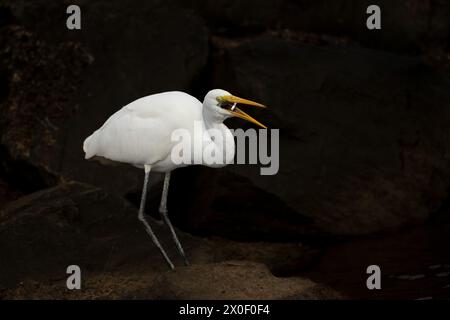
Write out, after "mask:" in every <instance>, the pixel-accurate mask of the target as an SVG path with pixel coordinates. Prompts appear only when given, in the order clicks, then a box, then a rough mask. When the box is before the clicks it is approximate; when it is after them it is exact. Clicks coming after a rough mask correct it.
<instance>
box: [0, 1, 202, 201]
mask: <svg viewBox="0 0 450 320" xmlns="http://www.w3.org/2000/svg"><path fill="white" fill-rule="evenodd" d="M7 3H9V2H7ZM9 6H10V8H11V14H12V15H13V17H14V19H15V23H17V24H21V25H23V27H20V28H17V27H7V28H6V29H5V30H3V34H2V37H1V38H2V40H1V41H2V46H1V48H2V53H1V58H2V60H1V61H0V70H2V69H6V70H8V71H9V72H10V74H9V77H8V83H9V87H10V89H9V95H8V96H7V97H6V99H5V100H4V101H3V103H2V106H3V107H2V108H3V110H4V111H5V112H6V111H7V112H8V117H7V118H6V119H4V120H3V119H2V120H3V121H5V122H6V120H8V119H13V120H11V121H8V122H6V123H3V131H4V132H6V133H5V134H3V135H2V141H3V143H2V145H3V146H4V148H5V152H6V154H8V155H10V157H11V158H12V159H11V161H10V162H14V161H17V160H21V161H24V166H27V168H28V170H25V171H26V172H28V171H31V173H30V175H32V174H34V172H35V171H38V172H37V173H36V174H34V175H35V176H37V177H38V178H39V177H40V176H44V178H42V179H43V180H44V181H43V183H42V184H41V185H39V186H37V187H35V188H33V189H32V190H31V191H34V190H37V189H39V187H42V186H45V185H54V184H55V183H56V182H55V181H54V179H51V178H49V177H46V176H45V175H46V174H47V173H49V174H51V175H52V176H56V177H57V178H61V177H64V178H66V179H70V178H72V179H73V178H76V179H77V180H81V181H85V182H88V183H92V184H95V185H99V186H102V187H104V188H106V189H108V190H110V191H113V192H116V193H119V194H122V195H123V194H125V193H127V192H130V191H134V190H135V189H136V188H137V187H140V185H141V180H142V177H141V175H138V171H136V170H133V169H131V168H126V169H123V170H116V169H115V168H108V167H107V168H104V167H101V166H100V165H97V164H92V163H89V162H87V161H84V154H83V151H82V144H83V141H84V139H85V138H86V137H87V136H88V135H90V134H91V133H92V132H93V131H94V130H96V129H97V128H99V127H100V126H101V125H102V124H103V122H104V121H105V120H106V119H107V118H108V117H109V116H110V115H111V114H112V113H114V112H115V111H117V110H118V109H119V108H121V107H122V106H124V105H126V104H127V103H129V102H131V101H133V100H135V99H137V98H138V97H142V96H145V95H148V94H151V93H155V92H159V91H167V90H189V89H190V87H191V86H192V83H193V82H194V81H195V79H196V78H197V77H198V76H199V74H200V72H201V70H202V68H203V67H204V66H205V64H206V59H207V55H208V46H207V44H208V42H207V41H208V38H207V35H208V31H207V30H206V28H205V27H204V26H203V23H202V21H201V19H200V18H199V17H198V16H196V15H195V14H193V13H192V12H191V11H189V10H188V9H183V8H180V7H173V6H161V5H160V3H159V2H158V1H150V2H149V1H140V2H139V3H135V5H133V6H130V5H129V4H128V3H125V2H121V1H95V2H90V1H85V2H83V3H82V6H83V26H82V29H81V30H80V31H73V32H71V31H69V30H67V28H65V19H66V15H65V8H66V4H65V2H63V1H55V2H52V3H48V2H45V1H36V2H32V3H30V2H27V3H24V2H16V1H12V2H10V3H9ZM119 13H120V14H119ZM42 16H52V17H54V19H41V17H42ZM180 21H182V23H181V24H180ZM137 39H139V40H137ZM125 70H126V71H125ZM80 80H82V81H80ZM119 88H120V89H119ZM24 131H25V132H24ZM16 179H17V177H16ZM24 179H25V178H24ZM29 180H33V181H34V180H36V179H29ZM114 181H121V183H114ZM34 183H36V182H34ZM28 191H29V190H28Z"/></svg>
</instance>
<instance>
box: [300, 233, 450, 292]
mask: <svg viewBox="0 0 450 320" xmlns="http://www.w3.org/2000/svg"><path fill="white" fill-rule="evenodd" d="M449 244H450V225H425V226H421V227H417V228H414V229H410V230H405V231H398V232H396V233H394V234H392V235H389V236H387V235H379V236H372V237H370V238H365V239H363V240H358V241H350V242H346V243H342V244H339V245H336V246H332V247H329V248H327V249H326V250H325V253H324V254H323V256H322V257H321V258H320V261H319V263H318V264H316V265H315V266H313V267H312V268H311V269H310V270H308V271H306V272H304V273H302V275H303V276H306V277H310V278H311V279H313V280H315V281H317V282H321V283H325V284H328V285H330V286H331V287H333V288H336V289H338V290H340V291H341V292H343V293H344V294H346V295H347V296H348V297H350V298H356V299H450V250H449ZM372 264H375V265H378V266H379V267H380V269H381V290H368V289H367V287H366V279H367V278H368V276H369V275H368V274H366V268H367V266H369V265H372Z"/></svg>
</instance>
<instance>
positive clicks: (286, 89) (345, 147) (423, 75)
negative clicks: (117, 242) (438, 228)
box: [193, 36, 450, 234]
mask: <svg viewBox="0 0 450 320" xmlns="http://www.w3.org/2000/svg"><path fill="white" fill-rule="evenodd" d="M216 43H217V45H218V46H220V50H221V51H219V53H218V55H219V56H221V57H222V60H220V61H218V62H217V70H216V73H215V74H216V86H226V87H229V88H231V89H232V90H233V91H234V92H239V94H240V95H242V96H250V97H255V98H256V100H258V101H264V102H265V103H267V104H268V105H269V106H270V107H271V108H270V112H271V114H270V119H269V120H266V122H267V123H268V124H269V126H270V127H272V128H280V137H281V138H280V139H281V140H280V171H279V173H278V174H277V175H275V176H266V177H262V176H259V172H258V170H256V169H255V170H250V169H249V168H248V167H244V166H232V167H228V168H227V170H231V171H233V172H234V173H238V174H239V175H242V176H245V177H246V178H248V179H250V181H251V184H253V185H255V186H257V187H259V188H260V189H261V190H264V191H265V192H268V193H270V194H273V195H276V196H277V197H278V198H279V199H281V200H283V201H284V203H285V204H286V205H287V206H288V207H289V208H291V209H292V210H293V212H294V213H293V212H292V211H291V212H290V214H295V212H297V214H301V215H303V216H306V217H309V218H311V219H313V220H314V222H315V223H314V224H313V225H315V226H316V227H317V228H318V229H319V230H322V231H323V230H325V231H326V232H331V233H333V234H358V233H369V232H374V231H378V230H381V229H386V228H389V227H396V226H400V225H403V224H405V223H406V224H407V223H417V222H422V221H424V220H425V219H427V217H428V216H429V214H430V213H431V212H433V211H434V210H436V209H437V208H439V207H440V206H441V205H442V203H443V202H444V201H445V199H446V197H447V181H448V178H449V174H450V170H449V158H448V143H447V141H448V139H449V130H448V125H447V124H448V123H449V120H450V113H449V111H448V110H449V108H448V106H449V105H450V94H449V91H448V89H447V88H449V86H450V83H449V77H448V74H449V73H448V71H445V69H444V70H443V71H442V70H439V69H436V68H434V67H431V66H429V65H427V64H425V63H424V62H423V61H422V60H420V59H418V58H407V57H402V56H397V55H392V54H387V53H380V52H376V51H371V50H367V49H360V48H355V47H317V46H312V45H304V44H302V43H299V42H297V41H295V40H286V39H279V38H278V37H273V36H264V37H261V38H259V39H254V40H253V39H252V40H243V41H242V42H239V41H230V42H225V43H224V42H223V41H220V40H219V41H216ZM279 83H283V86H282V87H280V86H279V85H278V84H279ZM418 88H420V90H418ZM253 114H256V113H253ZM258 115H260V114H258ZM264 117H265V118H266V119H267V118H268V116H267V115H265V116H264ZM259 118H261V117H259ZM239 125H241V124H239ZM224 174H225V173H224V172H220V173H217V175H220V176H223V175H224ZM229 177H230V179H229V180H231V177H232V175H229ZM224 180H226V179H224ZM431 186H432V187H431ZM214 188H216V190H214ZM221 188H222V186H221V185H220V184H214V186H211V188H210V189H209V193H210V194H211V198H212V199H217V198H218V195H220V194H222V193H223V192H222V191H221ZM231 191H232V190H230V192H231ZM193 194H194V195H195V191H193ZM236 197H237V202H238V203H245V199H244V197H242V198H239V194H238V193H237V194H235V198H236ZM268 200H269V199H268V197H260V201H259V202H258V206H260V207H261V208H265V207H267V204H266V203H265V201H268ZM193 201H194V202H197V200H193ZM267 203H268V202H267ZM205 206H208V205H205ZM283 212H284V213H285V214H286V213H287V210H283ZM297 216H298V215H297ZM224 219H225V218H224ZM281 219H284V218H281ZM285 221H286V225H288V226H289V227H288V228H293V227H294V226H293V225H292V223H291V222H292V220H290V219H289V218H287V219H285ZM277 223H280V221H279V220H278V221H277ZM286 230H288V229H286ZM308 230H312V229H311V228H308ZM299 231H300V230H299Z"/></svg>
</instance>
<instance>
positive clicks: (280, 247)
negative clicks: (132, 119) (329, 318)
mask: <svg viewBox="0 0 450 320" xmlns="http://www.w3.org/2000/svg"><path fill="white" fill-rule="evenodd" d="M149 219H150V224H151V225H152V227H153V228H154V230H155V233H156V234H157V235H158V237H159V238H160V240H161V243H162V244H163V246H164V247H165V249H166V250H167V252H168V254H169V256H171V257H172V259H173V261H174V262H175V263H176V265H178V266H180V265H182V263H181V259H180V258H179V257H178V254H177V252H176V249H175V247H174V245H173V244H172V241H171V238H170V235H169V232H168V230H167V229H166V228H165V227H162V226H161V225H160V224H159V223H157V222H156V221H155V220H153V219H151V218H149ZM37 226H38V227H37ZM178 235H179V237H180V240H181V242H182V243H183V245H184V248H185V250H186V252H187V253H188V255H189V259H190V260H191V263H192V265H191V266H189V267H178V268H177V269H176V270H175V271H170V270H169V269H168V267H167V265H166V264H165V262H164V260H163V259H162V257H161V256H160V253H159V251H158V250H157V249H156V247H155V246H154V245H153V244H152V243H151V241H150V239H149V237H148V236H147V234H146V233H145V231H144V229H143V227H142V225H141V223H140V222H139V221H138V220H137V219H136V209H135V208H134V207H132V206H130V205H129V204H128V202H126V201H124V200H122V199H121V198H119V197H115V196H111V195H109V194H107V193H106V192H104V191H102V190H101V189H98V188H95V187H91V186H88V185H85V184H80V183H67V184H62V185H59V186H57V187H54V188H51V189H46V190H42V191H39V192H36V193H33V194H31V195H28V196H26V197H22V198H20V199H19V200H17V201H15V202H12V203H11V204H10V205H8V206H7V207H6V208H4V209H3V210H2V211H0V251H1V252H2V260H1V261H0V287H1V288H2V289H3V292H2V293H0V297H2V298H7V299H19V298H35V299H45V298H53V297H66V298H78V299H89V298H96V299H101V298H110V299H111V298H133V299H148V298H188V299H195V298H205V299H213V298H223V299H228V298H230V299H232V298H240V299H247V298H248V299H261V298H276V299H282V298H285V297H288V296H295V297H296V298H308V299H314V298H319V297H320V298H328V299H335V298H339V297H340V295H339V294H338V293H336V292H334V291H333V290H331V289H329V288H325V287H323V286H319V285H317V284H316V283H313V282H312V281H309V280H307V279H302V278H300V277H294V278H277V277H275V276H274V275H273V274H272V273H271V272H270V271H269V269H268V268H267V267H266V266H264V265H263V264H261V263H266V264H267V265H269V267H270V268H272V269H273V270H274V271H275V272H282V271H284V270H283V268H284V269H286V268H288V269H291V270H292V269H298V268H300V267H301V266H304V265H306V263H307V262H306V261H304V260H305V257H307V256H308V255H311V253H308V249H307V248H303V247H301V246H299V245H295V244H270V243H266V244H264V243H256V244H251V243H248V244H239V243H233V242H230V241H227V240H224V239H222V240H221V239H215V240H204V239H201V238H196V237H193V236H190V235H188V234H185V233H183V232H180V231H179V232H178ZM229 259H242V260H240V261H235V262H233V263H231V262H230V263H226V262H223V263H222V262H221V261H226V260H229ZM248 261H255V262H253V263H251V262H248ZM256 262H260V263H256ZM71 264H77V265H79V266H80V267H81V269H82V273H83V288H84V289H83V290H82V291H79V292H75V293H73V292H70V291H68V290H67V289H65V288H66V287H65V279H66V276H67V275H66V273H65V271H66V268H67V266H69V265H71ZM180 279H183V281H180ZM212 279H214V281H211V280H212ZM244 280H245V281H244ZM223 288H227V290H223ZM243 288H247V289H245V290H243ZM269 289H270V290H269Z"/></svg>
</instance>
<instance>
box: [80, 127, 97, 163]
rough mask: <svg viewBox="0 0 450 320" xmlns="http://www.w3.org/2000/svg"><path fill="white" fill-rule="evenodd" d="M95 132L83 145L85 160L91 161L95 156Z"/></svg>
mask: <svg viewBox="0 0 450 320" xmlns="http://www.w3.org/2000/svg"><path fill="white" fill-rule="evenodd" d="M94 135H95V132H94V133H93V134H91V135H90V136H89V137H87V138H86V140H84V143H83V151H84V158H85V159H90V158H92V157H93V156H95V146H94V145H95V144H94V143H93V141H92V140H93V139H94Z"/></svg>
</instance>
